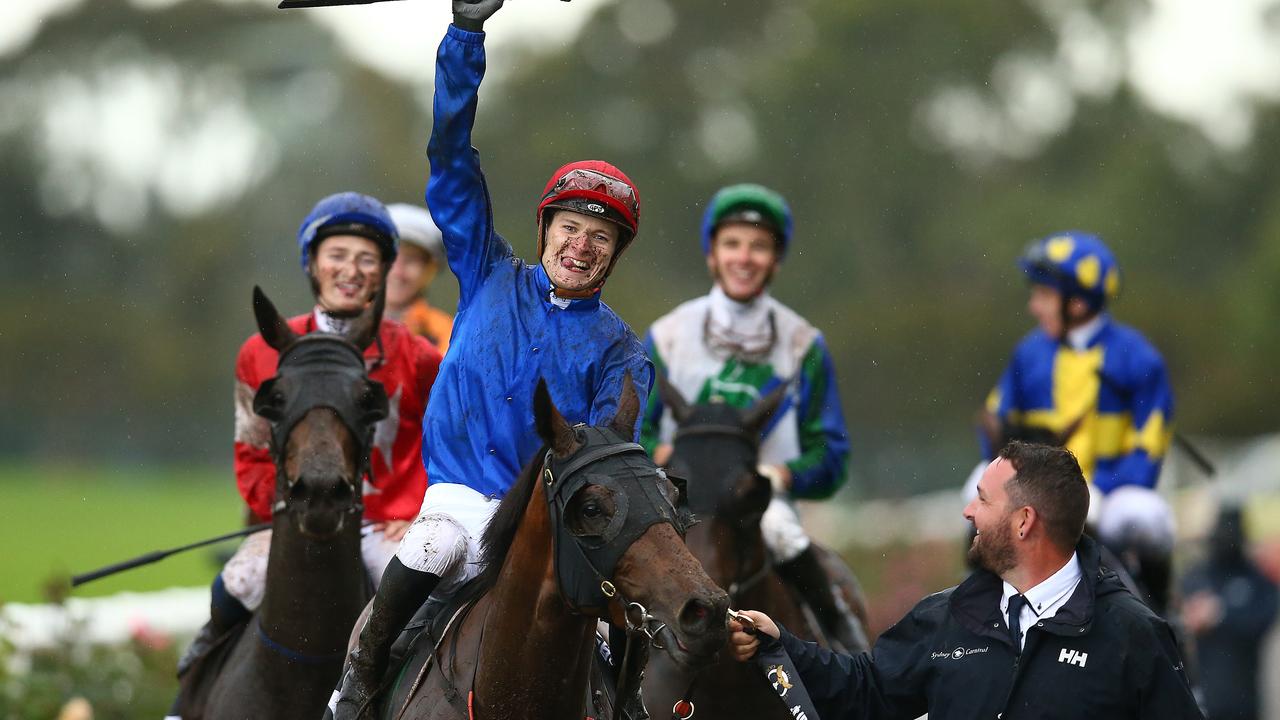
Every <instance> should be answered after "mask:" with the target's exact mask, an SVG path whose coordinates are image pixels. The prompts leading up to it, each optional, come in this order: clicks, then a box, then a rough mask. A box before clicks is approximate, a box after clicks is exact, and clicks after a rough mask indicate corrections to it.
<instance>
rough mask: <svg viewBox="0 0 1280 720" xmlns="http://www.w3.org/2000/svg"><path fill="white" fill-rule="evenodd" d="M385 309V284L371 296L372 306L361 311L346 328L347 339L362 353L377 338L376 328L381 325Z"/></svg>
mask: <svg viewBox="0 0 1280 720" xmlns="http://www.w3.org/2000/svg"><path fill="white" fill-rule="evenodd" d="M386 307H387V288H386V285H385V283H384V284H383V287H381V288H379V289H378V292H377V294H376V295H374V296H373V304H372V305H369V306H368V307H366V308H365V309H364V310H363V311H361V313H360V316H359V317H357V318H356V319H355V321H354V322H352V323H351V327H349V328H347V339H348V340H350V341H351V342H352V343H354V344H355V346H356V347H358V348H360V349H361V350H362V351H363V350H364V349H365V348H367V347H369V345H371V344H372V343H373V339H374V338H376V337H377V336H378V328H379V327H381V325H382V312H383V311H384V310H385V309H386Z"/></svg>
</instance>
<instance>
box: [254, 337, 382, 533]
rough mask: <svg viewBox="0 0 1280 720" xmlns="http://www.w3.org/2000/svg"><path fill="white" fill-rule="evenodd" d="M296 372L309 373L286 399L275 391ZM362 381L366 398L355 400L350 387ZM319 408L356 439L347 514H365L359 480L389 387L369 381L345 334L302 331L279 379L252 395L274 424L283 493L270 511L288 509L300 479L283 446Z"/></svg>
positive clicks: (273, 444)
mask: <svg viewBox="0 0 1280 720" xmlns="http://www.w3.org/2000/svg"><path fill="white" fill-rule="evenodd" d="M294 376H305V378H306V380H305V382H302V381H300V382H297V383H293V385H294V386H295V387H293V388H292V392H291V393H290V396H289V397H283V396H282V394H281V393H280V391H278V390H277V385H278V384H279V381H280V380H281V379H283V378H286V377H294ZM359 381H364V382H365V383H367V386H366V393H367V396H366V397H364V398H361V399H360V400H356V399H355V398H352V397H351V393H350V390H349V388H350V387H351V385H352V383H353V382H359ZM316 408H328V409H330V410H333V411H334V413H336V414H337V415H338V418H339V419H340V420H341V421H342V424H344V425H346V426H347V429H348V430H350V431H351V434H352V436H353V437H354V438H355V439H356V444H357V448H356V451H357V461H356V472H355V477H354V478H353V484H354V485H355V488H354V490H355V492H353V493H352V497H353V502H352V504H351V506H350V507H348V508H347V509H346V510H344V511H343V512H344V513H346V514H349V515H356V516H359V515H361V514H362V513H363V512H364V503H363V501H362V499H361V493H360V483H361V482H362V480H363V478H364V477H365V475H366V474H367V473H368V471H369V456H370V453H371V452H372V449H373V431H374V424H375V423H376V422H377V421H378V420H381V419H382V418H383V417H385V416H386V412H387V398H386V391H385V389H383V387H382V384H381V383H378V382H373V381H370V380H369V375H368V372H367V370H366V369H365V364H364V355H363V353H361V352H360V349H359V348H357V347H356V346H355V345H354V344H353V343H351V342H350V341H348V340H347V339H346V338H343V337H342V336H339V335H332V334H328V333H311V334H308V335H303V336H302V337H300V338H298V339H297V340H296V341H294V343H293V344H292V345H290V346H289V347H287V348H285V349H284V352H282V353H280V360H279V363H278V365H277V367H276V375H275V377H272V378H270V379H269V380H266V381H264V382H263V383H262V385H261V386H260V387H259V388H258V391H257V393H256V394H255V395H254V398H253V409H254V412H256V413H258V414H259V415H262V416H263V417H264V418H266V419H267V420H268V421H270V422H271V459H272V461H273V462H274V463H275V466H276V483H277V486H280V485H283V486H284V493H283V496H282V497H280V499H278V500H276V502H275V503H274V504H273V505H272V506H271V512H272V513H278V512H281V511H284V510H288V509H289V499H290V497H291V495H292V492H291V491H292V490H293V487H294V485H296V484H297V481H296V480H291V479H290V478H289V477H288V476H287V475H286V473H285V463H284V449H285V445H286V443H287V442H288V439H289V433H290V432H292V431H293V428H294V426H296V425H297V424H298V422H300V421H301V420H302V418H303V417H305V416H306V414H307V413H309V412H311V411H312V410H314V409H316Z"/></svg>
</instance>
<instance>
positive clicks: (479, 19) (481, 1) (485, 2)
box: [453, 0, 506, 32]
mask: <svg viewBox="0 0 1280 720" xmlns="http://www.w3.org/2000/svg"><path fill="white" fill-rule="evenodd" d="M504 2H506V0H453V24H454V25H457V26H458V27H460V28H462V29H463V30H469V31H471V32H484V21H485V20H488V19H489V18H491V17H493V14H494V13H496V12H498V10H499V8H501V7H502V3H504Z"/></svg>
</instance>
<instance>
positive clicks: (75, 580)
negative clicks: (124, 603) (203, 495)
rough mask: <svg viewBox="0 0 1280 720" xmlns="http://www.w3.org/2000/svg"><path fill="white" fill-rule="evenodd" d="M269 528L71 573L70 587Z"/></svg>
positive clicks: (264, 525)
mask: <svg viewBox="0 0 1280 720" xmlns="http://www.w3.org/2000/svg"><path fill="white" fill-rule="evenodd" d="M372 522H373V521H371V520H365V521H364V523H363V524H364V525H369V524H372ZM270 529H271V523H269V522H265V523H258V524H257V525H250V526H248V527H245V528H241V529H239V530H236V531H235V532H229V533H227V534H225V535H219V536H217V537H211V538H209V539H207V540H200V541H198V542H193V543H190V544H187V545H180V546H178V547H176V548H169V549H168V550H153V551H152V552H149V553H147V554H145V555H139V556H138V557H136V558H133V559H132V560H125V561H124V562H119V563H115V564H113V565H108V566H106V567H103V568H98V569H97V570H93V571H90V572H87V573H81V574H79V575H73V576H72V577H71V587H79V586H81V585H83V584H85V583H87V582H89V581H91V580H97V579H98V578H104V577H106V576H108V575H115V574H116V573H118V572H123V571H125V570H132V569H133V568H136V567H142V566H143V565H150V564H151V563H153V562H157V561H159V560H163V559H165V558H167V557H169V556H170V555H176V554H178V553H180V552H186V551H188V550H195V549H196V548H199V547H204V546H205V545H212V544H214V543H219V542H222V541H223V540H233V539H235V538H238V537H244V536H246V535H252V534H254V533H258V532H262V531H263V530H270Z"/></svg>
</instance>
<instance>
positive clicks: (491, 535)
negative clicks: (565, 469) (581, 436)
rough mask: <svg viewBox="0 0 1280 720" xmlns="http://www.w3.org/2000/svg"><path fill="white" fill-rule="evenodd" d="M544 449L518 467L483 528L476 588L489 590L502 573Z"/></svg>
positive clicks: (540, 463) (539, 467) (527, 504)
mask: <svg viewBox="0 0 1280 720" xmlns="http://www.w3.org/2000/svg"><path fill="white" fill-rule="evenodd" d="M546 453H547V446H546V445H543V446H542V447H541V448H540V449H539V450H538V452H537V453H536V454H535V455H534V456H533V459H532V460H530V461H529V462H528V463H527V464H526V465H525V466H524V469H523V470H521V471H520V477H519V478H517V479H516V483H515V485H513V486H512V487H511V489H510V490H508V491H507V494H506V495H505V496H504V497H503V498H502V502H501V503H499V504H498V509H497V510H495V511H494V512H493V517H492V518H490V520H489V525H488V526H487V527H486V528H485V530H484V537H483V538H482V539H481V541H480V542H481V545H482V553H481V558H480V563H481V566H482V567H483V568H484V569H483V570H482V571H481V572H480V579H479V580H478V581H477V582H476V585H477V591H479V592H488V591H489V590H490V589H492V588H493V586H494V585H495V584H497V582H498V576H499V575H501V574H502V565H503V563H505V562H506V560H507V552H508V551H510V550H511V541H512V540H513V539H514V538H515V535H516V530H518V529H519V528H520V520H521V518H523V517H524V511H525V508H527V507H529V500H530V499H531V498H532V497H533V488H534V486H535V484H536V482H537V479H538V475H539V473H538V471H539V470H540V469H541V468H542V458H543V457H544V456H545V455H546Z"/></svg>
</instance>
